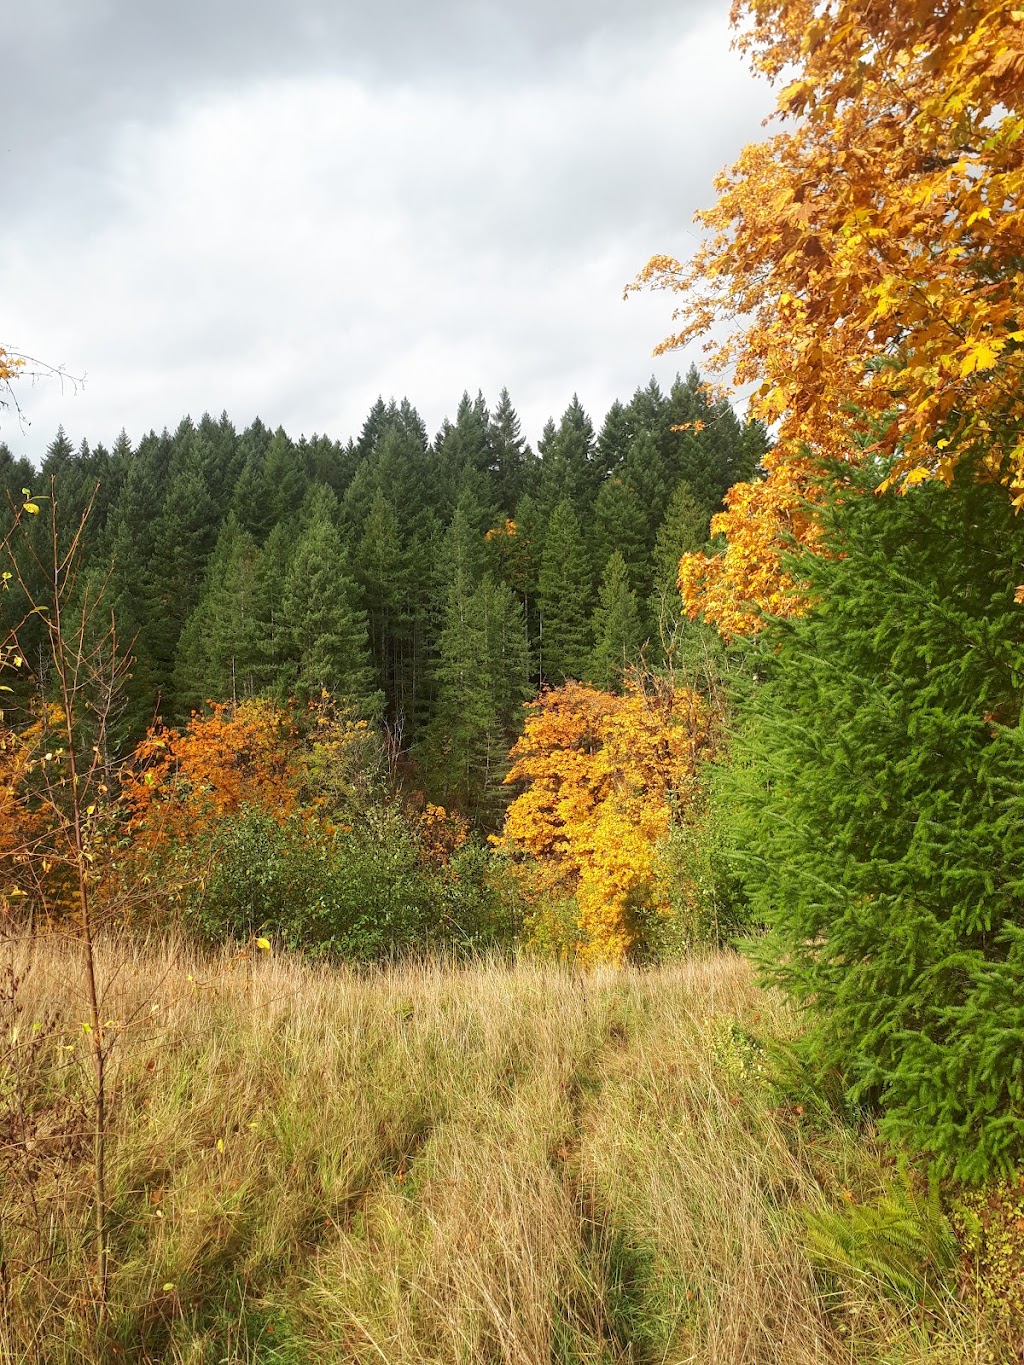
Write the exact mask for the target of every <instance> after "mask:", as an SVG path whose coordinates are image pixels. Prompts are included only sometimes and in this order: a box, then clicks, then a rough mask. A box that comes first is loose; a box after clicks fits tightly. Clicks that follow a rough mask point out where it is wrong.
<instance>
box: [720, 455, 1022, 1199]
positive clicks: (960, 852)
mask: <svg viewBox="0 0 1024 1365" xmlns="http://www.w3.org/2000/svg"><path fill="white" fill-rule="evenodd" d="M861 494H862V495H857V493H856V492H853V491H850V490H849V488H848V489H847V491H846V492H845V493H844V494H843V495H842V500H840V499H839V498H838V497H837V498H836V499H835V500H834V502H833V505H832V506H831V507H830V508H829V509H828V510H827V513H826V520H827V535H826V541H825V552H826V554H827V555H828V557H824V556H822V557H818V556H807V557H804V558H802V559H800V560H798V561H795V566H796V569H797V571H798V572H799V573H800V574H801V575H802V576H803V577H804V578H805V579H806V584H807V588H808V591H809V592H810V594H811V597H812V600H813V601H814V602H815V603H816V604H817V605H816V606H815V607H814V608H813V610H812V611H811V612H810V613H809V615H807V616H806V617H805V618H803V619H800V620H796V621H792V622H775V623H773V624H771V625H770V626H769V628H768V629H766V630H765V632H764V633H763V635H762V637H761V638H760V639H759V640H757V641H756V642H755V643H754V644H753V645H752V647H751V648H752V650H753V652H754V655H755V659H754V662H755V665H756V670H757V672H758V673H759V675H760V679H761V682H760V685H759V686H757V687H755V688H754V690H753V692H752V695H751V696H750V698H749V699H748V701H747V703H746V706H745V719H744V723H743V725H742V734H741V736H740V739H739V742H738V744H737V746H736V750H735V757H736V760H737V761H736V763H735V764H734V766H733V772H732V777H731V779H730V787H731V796H732V801H733V803H734V812H735V818H736V821H737V830H738V834H737V836H736V837H737V841H738V843H739V846H740V864H739V865H740V868H741V871H742V875H743V878H744V881H745V884H746V887H747V890H748V892H749V894H750V897H751V904H752V909H753V912H754V914H755V916H757V917H758V918H761V919H763V920H764V921H765V922H767V923H768V924H770V925H771V926H772V933H771V936H770V938H769V940H768V941H767V944H766V946H765V949H764V951H763V952H762V954H761V958H762V962H763V963H764V965H765V969H766V971H767V974H768V976H769V977H770V978H771V979H773V980H775V981H779V982H782V983H783V984H784V985H786V986H787V987H788V988H789V989H790V990H791V991H792V992H793V993H794V994H795V996H796V997H797V998H798V999H799V1000H801V1001H802V1002H803V1003H804V1004H805V1005H807V1006H808V1007H809V1008H810V1009H811V1010H812V1012H813V1014H814V1015H815V1016H816V1017H817V1021H818V1026H817V1027H816V1028H815V1029H814V1031H813V1036H814V1047H815V1056H816V1058H817V1061H818V1063H819V1064H820V1065H821V1066H822V1067H824V1068H825V1069H828V1068H831V1067H837V1068H840V1069H841V1070H842V1071H843V1072H844V1074H845V1076H846V1078H847V1081H848V1084H849V1088H850V1093H851V1096H852V1098H853V1099H854V1100H855V1101H859V1102H863V1103H869V1104H877V1105H878V1106H879V1107H880V1109H881V1112H882V1115H883V1126H884V1129H885V1130H886V1131H887V1132H888V1133H889V1134H890V1135H893V1136H896V1137H900V1138H904V1139H907V1140H909V1141H910V1142H911V1143H913V1144H915V1145H916V1146H917V1147H918V1148H920V1149H922V1150H924V1151H926V1152H929V1153H932V1154H933V1155H934V1156H935V1157H936V1158H937V1160H938V1161H939V1163H940V1164H941V1166H942V1167H944V1168H946V1169H948V1170H950V1171H952V1172H953V1173H954V1174H956V1175H957V1176H959V1177H961V1178H964V1179H969V1180H979V1179H984V1178H985V1177H986V1176H988V1175H989V1174H990V1173H994V1172H998V1171H1005V1170H1009V1169H1010V1168H1011V1167H1012V1166H1013V1164H1014V1163H1015V1162H1016V1161H1019V1160H1020V1159H1021V1157H1022V1156H1024V1061H1022V1053H1021V1047H1020V1040H1021V1038H1022V1037H1024V901H1022V887H1024V882H1022V875H1024V874H1022V869H1024V734H1022V731H1021V728H1020V697H1021V691H1020V689H1021V685H1022V682H1024V607H1022V606H1019V605H1017V604H1016V603H1015V600H1014V589H1015V586H1016V584H1017V583H1018V582H1019V581H1020V577H1021V563H1022V561H1024V519H1021V518H1016V517H1015V516H1014V513H1013V510H1012V508H1011V506H1010V503H1009V500H1008V498H1007V496H1006V491H1005V489H1002V488H1000V487H998V486H991V485H989V486H983V485H979V484H976V483H973V482H971V481H969V479H968V478H967V477H966V476H963V477H959V478H958V480H957V482H956V483H955V484H954V485H953V486H952V487H951V488H946V487H943V486H941V485H931V484H929V485H923V486H921V487H918V488H916V489H914V490H913V491H912V492H911V493H910V494H908V495H907V496H902V497H900V496H897V495H887V496H883V497H878V496H874V495H871V493H870V492H869V489H868V487H867V486H866V487H865V489H863V490H861Z"/></svg>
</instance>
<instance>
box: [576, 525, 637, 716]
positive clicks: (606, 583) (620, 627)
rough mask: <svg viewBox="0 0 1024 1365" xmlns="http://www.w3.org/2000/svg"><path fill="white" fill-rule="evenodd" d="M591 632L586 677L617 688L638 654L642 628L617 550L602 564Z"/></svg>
mask: <svg viewBox="0 0 1024 1365" xmlns="http://www.w3.org/2000/svg"><path fill="white" fill-rule="evenodd" d="M593 633H594V648H593V650H592V651H591V655H590V664H589V669H588V676H587V681H588V682H592V683H593V684H594V686H595V687H601V688H603V689H604V690H605V691H606V692H620V691H621V690H622V680H623V678H624V677H625V674H626V670H627V669H628V668H629V667H630V665H631V664H635V663H637V661H638V659H639V657H640V649H641V646H642V645H643V642H644V634H645V632H644V628H643V622H642V621H641V619H640V609H639V607H638V606H637V599H636V593H635V592H633V590H632V588H631V587H630V586H629V571H628V570H627V568H626V561H625V560H624V559H623V557H622V555H621V554H619V553H618V551H616V552H615V554H613V555H612V556H611V558H610V559H609V560H608V563H607V565H606V566H605V571H604V578H603V579H602V581H601V593H600V600H599V602H598V605H597V607H596V608H595V609H594V620H593Z"/></svg>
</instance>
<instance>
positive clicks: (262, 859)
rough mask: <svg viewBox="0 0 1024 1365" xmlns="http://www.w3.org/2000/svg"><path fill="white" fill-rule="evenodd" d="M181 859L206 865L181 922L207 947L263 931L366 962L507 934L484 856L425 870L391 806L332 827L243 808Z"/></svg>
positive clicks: (473, 854) (462, 853) (460, 948)
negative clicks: (280, 818)
mask: <svg viewBox="0 0 1024 1365" xmlns="http://www.w3.org/2000/svg"><path fill="white" fill-rule="evenodd" d="M185 857H186V858H187V860H188V861H190V862H192V863H193V864H195V863H196V862H197V861H198V862H201V863H202V864H203V865H204V866H206V867H207V868H208V871H207V872H206V875H205V876H203V877H202V878H201V879H200V880H199V881H198V882H195V883H194V885H193V889H192V890H191V891H190V892H189V894H188V896H187V897H186V901H185V907H184V915H185V922H186V924H187V925H188V926H189V927H190V928H192V929H193V930H194V931H196V932H197V933H198V934H199V935H200V936H201V937H203V938H205V939H207V940H209V941H213V942H217V941H221V940H223V939H226V938H248V937H250V936H252V935H254V934H261V935H269V936H271V937H275V938H277V939H280V940H281V941H283V942H284V943H286V944H287V945H288V946H289V947H292V948H299V949H304V950H306V951H311V952H315V953H320V954H326V955H330V956H335V957H344V958H347V959H350V960H357V961H359V960H361V961H366V960H370V959H374V958H380V957H386V956H393V955H395V954H401V953H407V952H413V951H418V952H422V951H427V950H445V951H457V952H466V951H472V950H477V949H481V948H485V947H493V946H496V945H498V944H500V943H502V942H504V941H506V940H507V939H508V938H509V937H510V936H511V933H512V922H511V917H510V910H509V908H508V906H507V904H506V900H505V898H504V897H503V896H502V895H501V894H500V893H499V890H498V888H497V887H496V886H495V885H494V884H492V882H491V881H490V880H489V877H488V867H487V860H486V855H485V854H484V852H483V850H482V849H480V848H479V847H475V846H472V845H469V846H467V847H465V848H463V849H461V850H459V852H458V853H456V854H455V856H454V857H453V858H452V859H451V860H450V862H448V863H447V864H445V866H443V867H441V868H435V867H431V866H430V865H428V864H427V863H426V862H425V861H424V859H423V858H422V857H421V850H420V847H419V842H418V839H417V836H416V832H415V831H414V829H413V828H411V827H410V825H409V824H408V823H407V822H406V820H405V819H404V817H403V816H402V814H401V812H400V811H399V810H398V809H397V808H395V807H377V808H373V809H371V810H370V811H368V812H366V813H365V814H364V816H363V817H362V818H361V819H360V820H359V822H358V823H357V824H353V825H342V826H338V827H334V828H332V827H330V826H325V825H321V824H319V823H317V822H316V821H315V820H313V819H311V818H309V817H308V816H307V817H303V816H301V815H296V816H293V817H292V818H290V819H289V820H287V821H285V822H283V823H281V822H278V821H277V820H275V819H274V818H273V817H272V816H269V815H267V814H265V813H263V812H259V811H253V810H247V811H244V812H242V813H241V814H240V815H238V816H236V817H233V818H228V819H225V820H223V821H221V823H220V824H219V825H218V826H217V827H216V828H215V829H214V831H213V833H212V835H211V836H210V837H209V838H208V839H207V840H206V841H205V842H204V844H203V845H202V846H200V847H198V848H195V849H191V850H189V851H188V852H187V853H186V855H185Z"/></svg>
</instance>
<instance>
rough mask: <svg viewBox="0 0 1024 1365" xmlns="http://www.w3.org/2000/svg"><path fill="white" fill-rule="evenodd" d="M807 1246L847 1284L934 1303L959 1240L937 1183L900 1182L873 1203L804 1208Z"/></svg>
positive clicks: (823, 1268)
mask: <svg viewBox="0 0 1024 1365" xmlns="http://www.w3.org/2000/svg"><path fill="white" fill-rule="evenodd" d="M803 1217H804V1221H805V1225H806V1229H807V1249H808V1254H809V1256H810V1258H811V1261H812V1262H813V1263H814V1264H815V1266H817V1268H818V1269H819V1270H820V1271H822V1272H824V1273H825V1274H826V1275H829V1276H831V1277H833V1278H835V1279H837V1280H839V1281H840V1282H841V1283H844V1284H847V1285H864V1284H865V1283H867V1284H870V1285H871V1286H872V1287H873V1288H874V1289H876V1290H879V1291H881V1292H882V1293H883V1294H885V1295H886V1297H888V1298H890V1299H893V1300H896V1301H898V1302H904V1303H907V1302H910V1303H914V1304H919V1305H923V1306H927V1307H932V1306H935V1304H936V1303H937V1301H938V1299H939V1298H940V1296H941V1295H942V1292H943V1290H944V1289H945V1287H946V1285H947V1283H948V1279H949V1274H950V1272H951V1271H952V1269H953V1268H954V1266H955V1264H956V1258H957V1244H956V1238H955V1237H954V1235H953V1231H952V1229H951V1227H950V1225H949V1223H948V1221H947V1219H946V1217H945V1215H944V1214H943V1212H942V1208H941V1206H940V1203H939V1197H938V1187H937V1185H935V1184H931V1185H930V1186H929V1188H928V1190H927V1191H924V1192H922V1191H919V1190H918V1189H916V1188H915V1186H914V1184H913V1183H912V1181H911V1178H910V1177H909V1176H908V1175H907V1174H906V1173H905V1172H904V1173H903V1179H902V1185H901V1186H899V1187H895V1188H893V1189H891V1190H887V1191H886V1192H885V1193H884V1194H883V1195H881V1196H880V1197H879V1198H878V1199H875V1200H873V1201H872V1202H870V1203H864V1204H858V1203H853V1202H852V1203H850V1204H849V1206H848V1207H845V1208H841V1209H837V1210H827V1211H821V1212H814V1211H810V1210H808V1211H805V1213H804V1215H803Z"/></svg>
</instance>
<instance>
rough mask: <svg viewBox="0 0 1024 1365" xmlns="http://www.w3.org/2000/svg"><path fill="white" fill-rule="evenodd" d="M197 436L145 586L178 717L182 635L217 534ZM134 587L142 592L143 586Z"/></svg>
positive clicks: (162, 677) (177, 476)
mask: <svg viewBox="0 0 1024 1365" xmlns="http://www.w3.org/2000/svg"><path fill="white" fill-rule="evenodd" d="M183 426H184V424H183ZM181 431H182V429H181V428H179V433H180V432H181ZM192 435H193V433H192V432H191V430H189V431H186V432H185V433H184V434H183V436H182V438H181V444H180V445H179V446H178V450H177V451H176V454H175V460H174V464H173V465H172V468H171V472H170V475H169V478H168V482H167V485H166V493H165V495H164V499H163V502H162V505H161V507H160V513H159V516H158V517H157V519H156V524H155V526H154V528H153V552H152V556H151V558H150V562H149V564H148V566H147V572H146V578H145V584H144V592H145V599H146V600H145V611H146V615H147V620H148V626H147V630H146V636H147V642H148V644H149V646H150V649H151V659H150V662H151V666H152V669H153V674H154V677H155V679H156V680H157V685H158V686H159V688H160V690H161V693H162V695H163V696H164V698H165V700H166V705H167V711H168V712H169V714H171V715H174V716H175V717H177V716H178V715H179V710H178V707H177V698H176V697H175V696H174V689H173V673H174V657H175V653H176V651H177V647H178V639H179V637H180V635H181V632H182V630H183V629H184V627H185V622H186V621H187V620H188V618H189V617H190V616H191V614H192V612H193V611H194V610H195V607H196V604H197V602H198V600H199V593H200V590H201V588H202V585H203V577H204V574H205V571H206V561H207V558H208V556H209V554H210V552H211V550H212V549H213V542H214V538H215V535H216V530H215V527H214V525H213V523H212V521H211V518H210V512H209V501H208V492H207V486H206V480H205V477H204V474H203V464H202V449H201V447H200V446H199V444H198V443H197V442H196V441H194V440H193V439H192ZM175 440H176V441H178V440H179V437H178V436H176V438H175ZM132 529H135V528H132ZM133 586H134V590H135V591H137V590H138V585H133Z"/></svg>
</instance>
